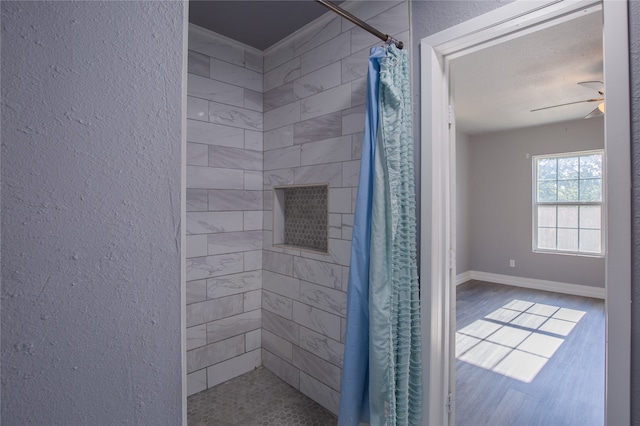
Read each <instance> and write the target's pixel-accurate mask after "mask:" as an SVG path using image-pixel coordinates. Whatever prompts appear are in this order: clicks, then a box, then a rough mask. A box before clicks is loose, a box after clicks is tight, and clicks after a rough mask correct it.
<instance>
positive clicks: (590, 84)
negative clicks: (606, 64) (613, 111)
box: [578, 81, 604, 95]
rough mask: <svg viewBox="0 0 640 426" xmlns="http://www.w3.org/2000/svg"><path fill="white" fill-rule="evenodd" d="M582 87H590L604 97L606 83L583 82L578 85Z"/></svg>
mask: <svg viewBox="0 0 640 426" xmlns="http://www.w3.org/2000/svg"><path fill="white" fill-rule="evenodd" d="M578 84H579V85H580V86H584V87H588V88H589V89H593V90H595V91H596V92H598V93H600V94H601V95H604V83H603V82H601V81H581V82H580V83H578Z"/></svg>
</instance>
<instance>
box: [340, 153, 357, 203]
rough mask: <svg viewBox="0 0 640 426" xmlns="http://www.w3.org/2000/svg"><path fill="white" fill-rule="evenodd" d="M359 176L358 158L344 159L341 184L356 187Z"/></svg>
mask: <svg viewBox="0 0 640 426" xmlns="http://www.w3.org/2000/svg"><path fill="white" fill-rule="evenodd" d="M359 178H360V160H354V161H345V162H344V163H342V186H351V187H357V186H358V179H359ZM343 213H349V212H343Z"/></svg>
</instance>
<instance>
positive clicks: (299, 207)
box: [273, 184, 329, 254]
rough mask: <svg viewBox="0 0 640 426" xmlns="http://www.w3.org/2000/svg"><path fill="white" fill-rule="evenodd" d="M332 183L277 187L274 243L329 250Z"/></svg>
mask: <svg viewBox="0 0 640 426" xmlns="http://www.w3.org/2000/svg"><path fill="white" fill-rule="evenodd" d="M328 199H329V185H328V184H318V185H295V186H278V187H274V188H273V245H274V246H283V247H288V248H295V249H298V250H310V251H314V252H318V253H324V254H326V253H327V238H328V217H329V214H328V212H329V205H328Z"/></svg>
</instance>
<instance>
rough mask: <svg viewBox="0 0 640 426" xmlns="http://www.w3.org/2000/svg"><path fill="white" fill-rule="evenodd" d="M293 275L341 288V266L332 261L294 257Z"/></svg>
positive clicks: (326, 285)
mask: <svg viewBox="0 0 640 426" xmlns="http://www.w3.org/2000/svg"><path fill="white" fill-rule="evenodd" d="M293 276H294V277H296V278H300V279H302V280H305V281H308V282H312V283H315V284H320V285H323V286H325V287H331V288H335V289H342V267H341V266H340V265H335V264H333V263H328V262H320V261H318V260H314V259H307V258H304V257H296V258H295V259H294V263H293Z"/></svg>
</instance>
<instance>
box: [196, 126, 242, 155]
mask: <svg viewBox="0 0 640 426" xmlns="http://www.w3.org/2000/svg"><path fill="white" fill-rule="evenodd" d="M187 140H188V141H189V142H197V143H206V144H208V145H220V146H231V147H235V148H242V147H243V146H244V131H243V130H242V129H240V128H237V127H229V126H221V125H219V124H211V123H205V122H204V121H196V120H187Z"/></svg>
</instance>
